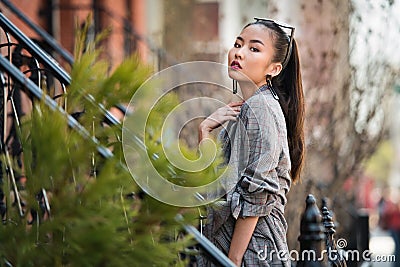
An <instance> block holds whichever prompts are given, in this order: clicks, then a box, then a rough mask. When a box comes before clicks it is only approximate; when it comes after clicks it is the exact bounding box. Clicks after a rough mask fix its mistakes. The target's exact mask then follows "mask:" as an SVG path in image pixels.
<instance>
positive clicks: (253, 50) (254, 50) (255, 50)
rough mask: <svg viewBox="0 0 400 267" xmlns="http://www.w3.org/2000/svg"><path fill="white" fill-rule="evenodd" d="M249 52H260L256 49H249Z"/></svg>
mask: <svg viewBox="0 0 400 267" xmlns="http://www.w3.org/2000/svg"><path fill="white" fill-rule="evenodd" d="M250 51H252V52H260V50H258V49H257V48H255V47H250Z"/></svg>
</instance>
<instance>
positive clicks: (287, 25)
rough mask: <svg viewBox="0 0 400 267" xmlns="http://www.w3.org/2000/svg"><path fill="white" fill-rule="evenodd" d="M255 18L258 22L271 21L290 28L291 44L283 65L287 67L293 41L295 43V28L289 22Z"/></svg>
mask: <svg viewBox="0 0 400 267" xmlns="http://www.w3.org/2000/svg"><path fill="white" fill-rule="evenodd" d="M254 19H255V20H256V23H257V22H259V21H264V22H269V23H272V24H275V25H276V26H279V27H281V28H285V29H289V30H290V35H288V37H289V45H288V49H287V51H286V55H285V59H284V60H283V62H282V66H283V67H285V66H286V64H287V61H289V58H290V55H291V54H292V43H293V36H294V30H295V28H294V27H293V26H291V25H289V24H286V23H282V22H278V21H276V20H272V19H260V18H254Z"/></svg>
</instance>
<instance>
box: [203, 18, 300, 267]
mask: <svg viewBox="0 0 400 267" xmlns="http://www.w3.org/2000/svg"><path fill="white" fill-rule="evenodd" d="M293 33H294V28H293V27H291V26H287V25H282V24H279V23H277V22H275V21H272V20H268V19H256V20H255V22H252V23H249V24H248V25H246V26H245V27H244V28H243V30H242V32H241V33H240V35H239V36H238V37H237V38H236V41H235V44H234V46H233V47H232V49H230V51H229V54H228V65H229V76H230V77H231V78H232V79H234V80H235V81H237V82H238V83H239V85H240V89H241V91H242V95H243V100H244V101H242V102H232V103H230V104H228V105H227V106H225V107H222V108H220V109H218V110H217V111H215V112H214V113H213V114H211V115H210V116H209V117H207V118H206V119H205V120H204V121H203V122H202V123H201V124H200V125H199V139H200V142H201V141H202V140H204V139H206V138H209V137H210V134H211V132H212V131H213V130H214V129H216V128H217V127H219V126H220V125H222V124H224V123H225V122H229V123H228V125H227V127H226V128H225V130H222V131H221V133H220V138H221V139H222V140H221V141H222V143H223V144H224V147H223V148H224V152H225V156H226V159H227V162H228V163H227V164H228V166H229V167H230V169H231V170H233V176H235V177H234V179H236V180H235V186H234V188H233V189H232V190H230V191H229V192H228V193H227V194H226V201H224V202H221V203H222V204H221V203H220V204H219V205H215V206H214V208H213V209H211V211H210V212H209V216H208V222H207V226H206V229H205V234H206V236H207V237H208V238H209V239H210V240H211V241H212V242H213V243H214V244H215V245H216V246H217V247H218V248H219V249H220V250H221V251H223V252H224V253H225V254H226V255H228V257H229V258H230V259H231V260H232V261H233V262H234V263H235V264H236V265H237V266H271V265H273V266H290V260H289V254H288V247H287V242H286V230H287V224H286V221H285V218H284V215H283V212H284V207H285V204H286V202H287V199H286V194H287V193H288V191H289V189H290V185H291V183H292V182H296V181H298V180H299V179H300V172H301V169H302V166H303V157H304V131H303V122H304V99H303V89H302V82H301V73H300V64H299V56H298V51H297V44H296V41H295V40H294V38H293ZM216 206H218V208H215V207H216ZM198 265H199V266H212V263H211V262H208V261H207V259H206V258H200V259H199V262H198Z"/></svg>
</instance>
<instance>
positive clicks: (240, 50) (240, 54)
mask: <svg viewBox="0 0 400 267" xmlns="http://www.w3.org/2000/svg"><path fill="white" fill-rule="evenodd" d="M235 58H239V59H241V58H243V48H242V47H240V48H237V49H236V51H235Z"/></svg>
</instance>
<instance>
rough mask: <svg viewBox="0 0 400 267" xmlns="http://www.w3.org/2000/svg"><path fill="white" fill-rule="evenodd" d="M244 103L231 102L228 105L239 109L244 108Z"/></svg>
mask: <svg viewBox="0 0 400 267" xmlns="http://www.w3.org/2000/svg"><path fill="white" fill-rule="evenodd" d="M243 103H244V101H236V102H231V103H229V104H228V106H229V107H237V106H239V107H240V106H242V105H243Z"/></svg>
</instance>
